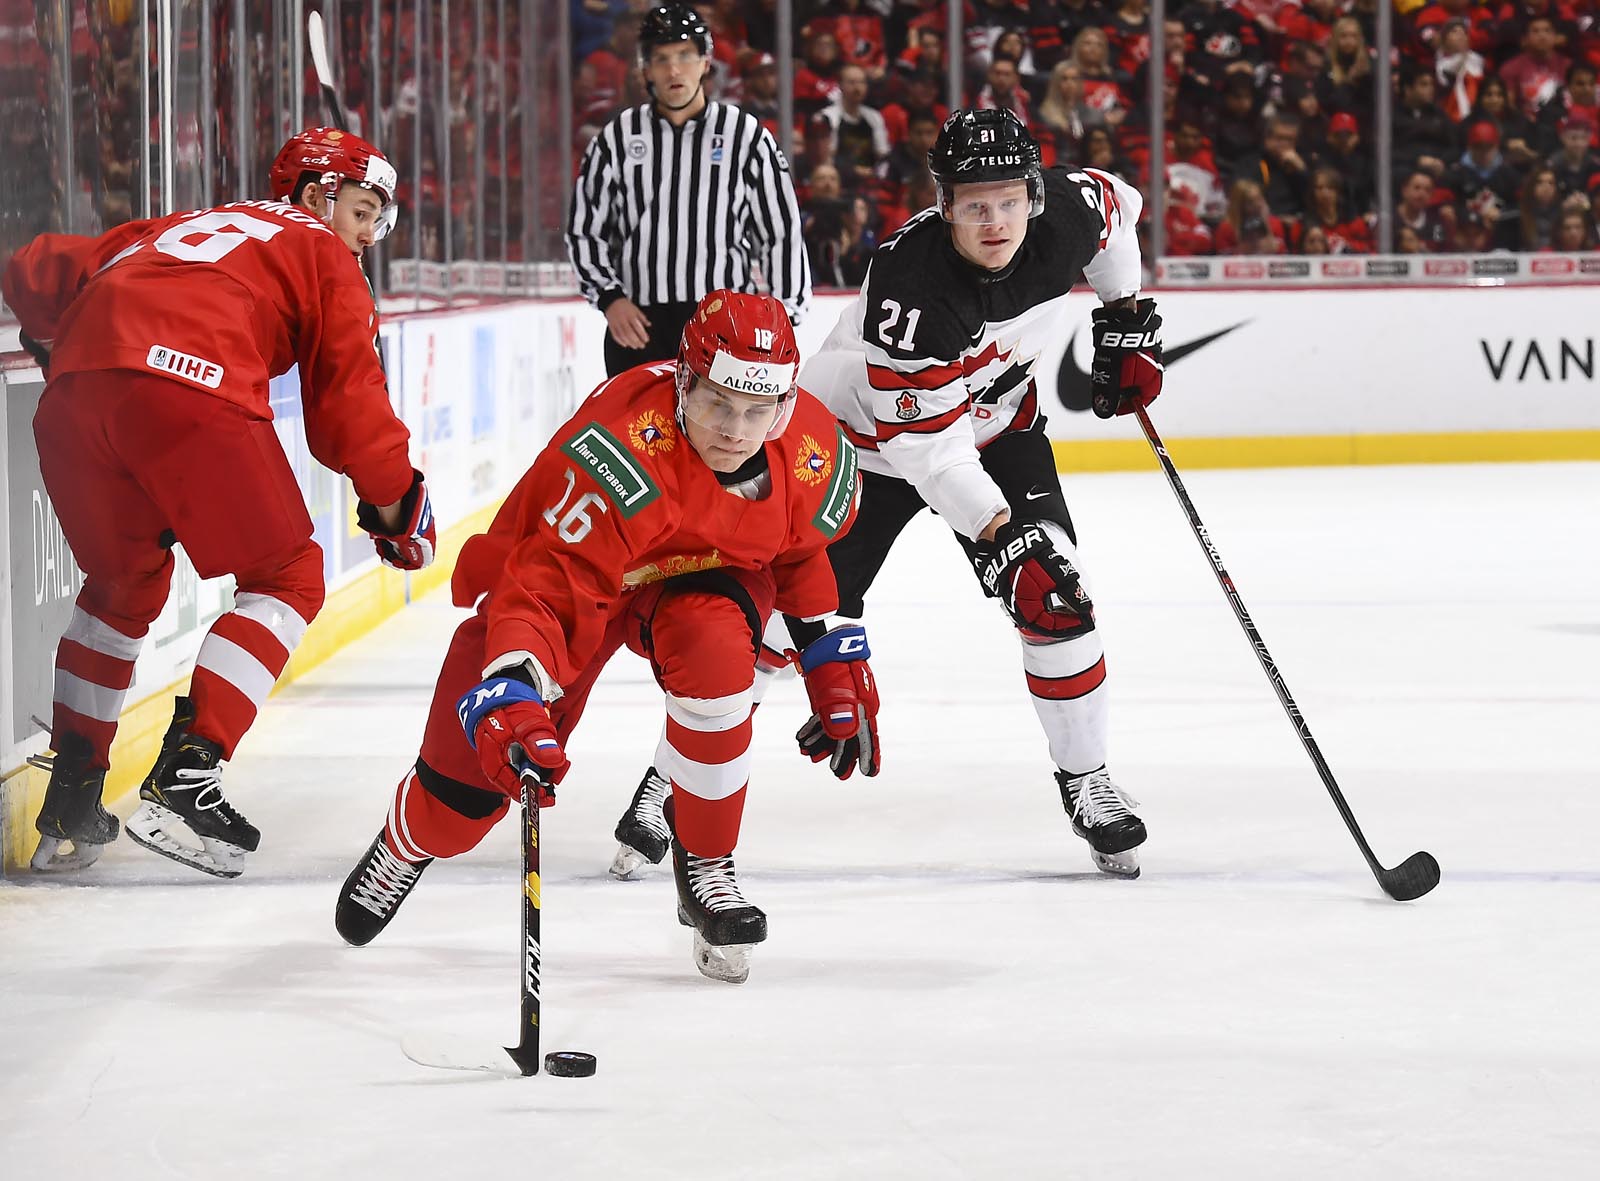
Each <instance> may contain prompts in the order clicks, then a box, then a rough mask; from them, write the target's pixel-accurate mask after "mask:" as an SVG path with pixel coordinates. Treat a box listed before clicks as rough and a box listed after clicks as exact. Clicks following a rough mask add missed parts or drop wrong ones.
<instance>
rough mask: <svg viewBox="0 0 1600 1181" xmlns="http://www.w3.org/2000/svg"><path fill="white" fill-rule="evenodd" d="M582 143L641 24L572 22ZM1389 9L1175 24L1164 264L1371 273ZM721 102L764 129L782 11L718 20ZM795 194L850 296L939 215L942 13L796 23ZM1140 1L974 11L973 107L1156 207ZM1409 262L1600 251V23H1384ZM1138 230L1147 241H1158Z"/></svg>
mask: <svg viewBox="0 0 1600 1181" xmlns="http://www.w3.org/2000/svg"><path fill="white" fill-rule="evenodd" d="M573 4H574V22H573V23H574V29H575V33H576V40H577V45H576V52H577V67H576V70H575V79H576V88H577V98H578V101H577V104H576V112H577V121H578V123H579V128H578V136H577V138H578V140H579V146H580V147H581V144H582V141H583V140H584V139H586V138H587V136H588V135H589V134H592V133H593V130H594V129H595V128H596V127H598V126H599V125H600V124H601V123H603V122H604V120H605V118H606V117H607V116H608V115H609V114H610V113H611V112H612V111H614V110H615V109H616V108H617V107H618V106H620V105H623V104H625V103H629V102H638V101H643V95H642V93H641V92H640V89H639V79H638V71H637V69H635V68H634V51H633V33H632V32H631V21H630V19H629V17H630V15H631V14H637V12H639V11H640V10H642V9H643V8H645V7H647V6H648V0H573ZM1378 4H1379V0H1288V2H1276V3H1275V2H1273V0H1171V2H1170V3H1169V4H1168V5H1167V12H1166V19H1165V25H1164V28H1163V30H1162V33H1163V38H1164V42H1165V47H1164V48H1165V53H1164V56H1165V60H1164V61H1163V62H1162V63H1161V64H1160V68H1161V69H1162V103H1163V106H1164V121H1165V128H1166V142H1165V153H1164V156H1165V176H1164V177H1163V183H1164V185H1165V196H1166V212H1165V231H1166V232H1165V238H1166V252H1167V253H1168V254H1173V255H1209V254H1280V253H1304V254H1321V253H1335V254H1336V253H1365V252H1371V251H1373V250H1374V249H1376V233H1375V229H1374V225H1375V222H1376V211H1377V188H1376V185H1377V169H1376V166H1375V162H1374V158H1373V153H1374V148H1373V145H1374V144H1375V143H1376V136H1375V134H1374V126H1373V121H1374V112H1375V90H1374V79H1375V77H1382V76H1383V75H1384V73H1385V71H1382V70H1380V69H1379V68H1378V65H1377V63H1376V61H1375V54H1374V49H1373V44H1374V40H1375V32H1376V19H1377V11H1378ZM696 7H697V8H698V9H699V11H700V12H701V13H702V15H703V16H704V17H705V18H706V20H707V22H708V24H709V25H710V26H711V28H712V31H713V34H714V37H715V51H714V55H715V59H716V60H715V63H714V69H713V75H712V81H711V87H712V94H713V96H714V97H718V98H721V99H724V100H726V101H730V102H738V103H740V104H742V105H744V106H746V107H748V108H749V109H751V110H753V111H755V112H756V113H757V114H758V115H760V117H761V118H762V119H763V120H765V121H766V122H767V124H768V126H769V127H770V128H772V129H773V130H774V131H776V127H777V120H778V105H777V64H776V62H775V60H774V57H773V54H774V52H775V49H776V42H775V36H774V34H775V28H774V23H773V11H774V7H775V6H774V4H773V3H772V0H704V2H703V3H699V4H696ZM794 8H795V13H796V19H797V22H798V30H797V34H796V39H795V45H796V59H797V64H796V69H795V77H794V99H795V114H796V121H797V122H796V126H795V127H794V129H793V139H792V141H791V142H792V143H793V145H794V148H793V171H794V176H795V181H796V187H797V190H798V192H799V196H800V200H801V207H802V211H803V219H804V222H805V233H806V239H807V244H808V248H809V250H810V254H811V259H812V263H813V267H814V270H815V273H816V277H817V282H818V283H819V284H822V285H839V286H850V285H854V284H857V283H859V282H860V280H861V277H862V275H863V274H864V272H865V269H866V264H867V260H868V258H869V257H870V256H871V253H872V249H873V247H874V246H875V245H876V244H877V243H878V242H879V241H881V240H882V239H883V238H884V237H885V236H887V235H888V234H891V233H893V232H894V230H895V229H896V228H898V227H899V225H900V224H902V223H903V222H904V221H905V220H906V218H907V217H908V216H910V214H911V213H913V212H915V211H917V210H919V209H922V208H925V207H926V206H927V205H929V204H930V203H931V202H932V199H933V185H932V179H931V177H930V176H929V175H928V173H927V168H926V163H925V157H926V151H927V147H928V145H929V144H931V143H932V141H933V137H934V135H935V134H936V133H937V131H938V128H939V125H940V124H941V123H942V121H943V120H944V118H945V116H946V115H947V114H948V112H947V110H946V108H945V107H944V105H943V102H942V100H943V98H944V96H945V79H946V74H947V68H948V61H949V59H948V57H947V54H948V53H949V52H950V51H951V49H950V46H949V45H948V44H947V38H946V28H947V20H946V13H947V4H946V0H827V2H818V0H795V4H794ZM1149 9H1150V6H1149V3H1148V0H966V2H965V6H964V11H965V17H964V29H963V34H962V37H961V40H960V44H959V45H958V46H956V47H955V51H956V52H957V53H959V54H960V56H961V63H962V72H963V76H964V78H965V80H966V90H965V93H964V95H963V101H964V102H965V103H966V104H967V105H969V106H978V107H1006V108H1009V109H1010V110H1012V111H1014V112H1015V113H1016V114H1017V115H1018V116H1019V117H1020V118H1022V119H1023V120H1024V121H1025V122H1026V123H1027V124H1028V125H1029V126H1030V127H1031V128H1032V129H1033V130H1034V133H1035V134H1036V135H1037V136H1038V137H1039V139H1040V142H1041V145H1042V148H1043V151H1044V157H1045V162H1046V164H1047V165H1048V164H1052V163H1057V162H1060V163H1069V164H1078V165H1090V166H1093V167H1096V168H1102V169H1106V170H1109V171H1112V172H1115V173H1117V174H1119V175H1121V176H1122V177H1124V178H1125V179H1126V180H1128V181H1130V182H1131V183H1133V184H1136V185H1138V186H1139V187H1140V188H1141V189H1142V190H1145V191H1146V192H1148V190H1149V187H1150V184H1151V177H1150V158H1151V150H1150V148H1151V144H1150V126H1151V119H1150V114H1149V102H1148V100H1149V96H1150V91H1151V87H1150V81H1151V79H1150V70H1151V69H1152V68H1154V65H1153V63H1152V62H1151V60H1150V53H1151V38H1150V11H1149ZM1393 28H1394V34H1393V36H1394V47H1395V50H1394V60H1393V62H1392V67H1393V68H1392V70H1391V71H1389V73H1390V75H1391V76H1392V77H1393V79H1394V85H1395V93H1394V100H1393V157H1392V159H1391V161H1390V163H1391V165H1392V170H1393V178H1394V184H1395V194H1394V199H1395V202H1396V205H1395V249H1396V250H1397V251H1401V252H1418V251H1489V250H1523V251H1537V250H1563V251H1582V250H1591V249H1594V248H1595V244H1596V229H1595V217H1594V209H1593V203H1594V202H1595V201H1596V200H1600V156H1597V155H1596V151H1595V149H1596V147H1597V146H1600V134H1597V129H1600V110H1597V100H1596V84H1595V79H1596V67H1597V65H1600V0H1489V2H1488V3H1478V2H1477V0H1429V2H1426V3H1424V2H1419V0H1396V2H1395V18H1394V26H1393ZM1147 228H1148V227H1147Z"/></svg>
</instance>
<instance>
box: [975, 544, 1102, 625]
mask: <svg viewBox="0 0 1600 1181" xmlns="http://www.w3.org/2000/svg"><path fill="white" fill-rule="evenodd" d="M972 564H973V566H974V567H975V568H976V569H977V571H978V577H979V578H980V579H982V580H983V587H984V589H985V590H986V591H988V592H989V594H991V595H994V596H996V597H997V598H999V600H1000V602H1001V603H1003V604H1004V605H1005V609H1006V614H1008V615H1010V616H1011V621H1012V622H1013V623H1015V624H1016V625H1017V626H1018V627H1019V628H1021V629H1022V630H1023V631H1025V632H1028V633H1030V634H1033V635H1039V636H1053V637H1060V636H1070V635H1075V634H1078V633H1080V632H1083V631H1087V630H1088V629H1089V628H1090V627H1092V626H1094V604H1093V603H1091V602H1090V601H1089V592H1088V591H1086V590H1084V589H1083V586H1082V585H1081V584H1080V583H1079V581H1078V572H1077V571H1076V570H1074V569H1073V568H1072V563H1071V562H1069V561H1067V559H1066V558H1065V557H1064V556H1063V555H1062V554H1060V553H1059V552H1057V550H1056V547H1055V544H1054V543H1053V542H1052V541H1051V540H1050V535H1049V534H1048V533H1046V532H1045V529H1044V526H1043V525H1042V524H1040V523H1039V522H1038V521H1007V522H1006V523H1005V524H1004V525H1002V526H1000V528H999V529H998V530H996V531H995V535H994V540H993V541H992V542H982V541H980V542H979V543H978V553H977V556H976V557H975V558H974V559H973V563H972Z"/></svg>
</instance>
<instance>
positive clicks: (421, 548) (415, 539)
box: [356, 470, 438, 570]
mask: <svg viewBox="0 0 1600 1181" xmlns="http://www.w3.org/2000/svg"><path fill="white" fill-rule="evenodd" d="M400 520H401V522H402V523H401V525H400V528H399V530H398V531H396V532H394V533H390V532H389V531H388V530H387V529H385V528H384V527H383V523H382V522H381V521H379V520H378V510H377V508H376V507H375V506H373V505H370V504H368V503H367V502H366V501H364V500H360V501H357V502H356V524H358V525H360V526H361V527H362V528H363V529H365V530H366V531H367V535H368V536H369V537H371V538H372V544H373V545H374V546H375V547H376V548H377V551H378V560H379V561H380V562H382V563H383V564H384V565H385V566H392V567H394V569H396V570H421V569H422V568H423V567H424V566H427V565H428V564H429V563H431V562H432V561H433V551H434V549H435V547H436V546H437V545H438V537H437V536H436V535H435V533H434V527H433V501H431V500H430V499H429V498H428V486H427V484H425V483H423V480H422V473H421V472H419V471H415V470H413V471H412V473H411V487H410V488H408V489H407V490H406V494H405V495H404V496H402V497H401V498H400Z"/></svg>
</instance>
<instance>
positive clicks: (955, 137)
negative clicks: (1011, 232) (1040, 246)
mask: <svg viewBox="0 0 1600 1181" xmlns="http://www.w3.org/2000/svg"><path fill="white" fill-rule="evenodd" d="M928 170H929V171H930V172H932V173H933V179H934V181H935V182H936V183H937V185H938V190H939V212H940V213H941V214H943V215H944V219H945V220H946V221H960V222H988V221H994V220H997V219H996V218H995V216H994V214H993V210H992V209H990V210H987V211H985V210H984V209H980V208H973V209H967V208H965V206H964V205H962V206H958V205H957V203H956V200H955V186H956V185H958V184H992V183H994V182H996V181H1008V180H1025V181H1027V182H1028V201H1029V210H1028V216H1029V217H1038V216H1039V215H1040V214H1041V213H1043V212H1044V173H1043V172H1042V171H1041V170H1040V167H1039V143H1038V141H1037V140H1035V139H1034V138H1033V136H1032V135H1031V134H1029V132H1028V129H1027V128H1026V127H1025V126H1023V123H1022V120H1021V119H1018V118H1017V117H1016V116H1015V115H1013V114H1012V113H1011V112H1010V111H1000V110H994V111H956V112H955V113H954V114H952V115H951V116H950V117H949V118H948V119H946V120H945V121H944V126H943V127H941V128H940V129H939V138H938V139H936V140H934V143H933V150H932V151H930V152H929V153H928ZM974 204H975V205H976V206H983V205H985V204H986V203H984V202H976V203H974Z"/></svg>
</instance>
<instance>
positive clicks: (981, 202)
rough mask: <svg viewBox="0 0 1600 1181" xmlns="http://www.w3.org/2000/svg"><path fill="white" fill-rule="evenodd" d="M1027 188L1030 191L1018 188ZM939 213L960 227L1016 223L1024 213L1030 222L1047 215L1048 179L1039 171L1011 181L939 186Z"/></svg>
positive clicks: (941, 183)
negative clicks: (1046, 182)
mask: <svg viewBox="0 0 1600 1181" xmlns="http://www.w3.org/2000/svg"><path fill="white" fill-rule="evenodd" d="M1020 184H1025V185H1026V191H1023V190H1021V189H1019V188H1018V185H1020ZM937 187H938V193H939V213H940V215H941V216H942V217H943V218H944V219H945V221H948V222H954V223H956V224H957V225H994V224H996V223H999V222H1005V221H1012V220H1015V218H1016V217H1017V216H1018V215H1019V214H1020V213H1021V212H1022V211H1023V210H1024V209H1026V210H1027V215H1028V217H1030V218H1034V217H1038V216H1039V215H1040V214H1041V213H1043V212H1044V177H1043V176H1042V175H1041V174H1040V172H1039V170H1038V169H1037V168H1035V169H1033V170H1032V171H1030V172H1028V173H1027V174H1026V175H1023V176H1018V177H1015V178H1013V179H1010V180H990V181H980V182H975V183H971V184H952V183H950V182H948V181H943V180H941V181H939V182H938V183H937Z"/></svg>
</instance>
